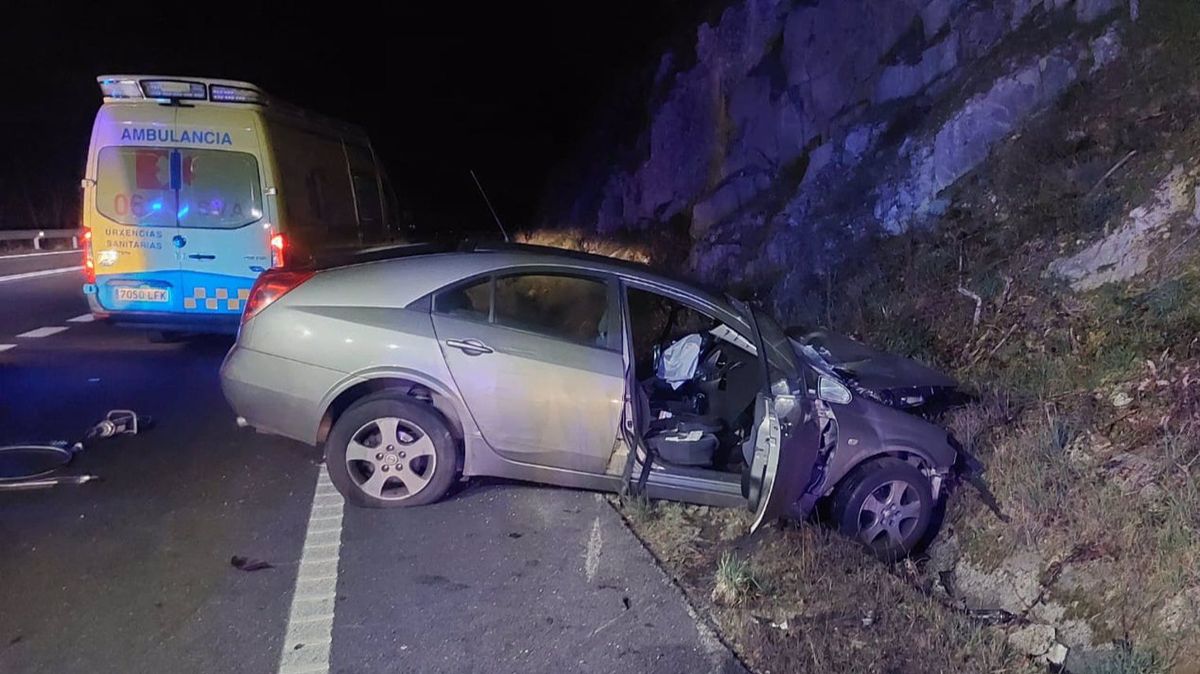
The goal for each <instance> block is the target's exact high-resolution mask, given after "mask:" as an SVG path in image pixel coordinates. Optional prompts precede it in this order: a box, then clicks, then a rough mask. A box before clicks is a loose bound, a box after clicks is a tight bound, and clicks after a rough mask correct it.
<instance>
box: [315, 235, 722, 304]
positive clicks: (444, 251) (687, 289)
mask: <svg viewBox="0 0 1200 674" xmlns="http://www.w3.org/2000/svg"><path fill="white" fill-rule="evenodd" d="M431 255H449V256H454V257H460V256H461V257H468V258H469V257H478V258H479V263H480V264H479V273H487V272H488V271H492V270H496V269H497V268H498V267H500V268H502V267H506V266H509V265H510V264H511V265H512V266H514V267H516V266H531V265H538V264H547V265H554V266H563V267H567V268H575V269H579V270H587V271H592V272H599V273H606V274H614V275H617V276H621V277H625V278H632V279H634V280H639V281H643V282H646V283H649V284H653V285H658V286H666V287H667V288H670V289H672V290H674V291H676V292H680V293H684V294H687V295H691V296H694V297H696V298H697V299H700V300H703V301H705V302H706V303H708V304H712V305H715V306H716V307H718V308H720V309H723V310H724V311H727V312H730V313H732V314H734V315H740V313H741V312H740V311H738V310H737V309H736V308H735V307H734V306H733V303H732V302H731V301H730V297H729V295H728V294H726V293H724V292H722V291H721V290H718V289H715V288H710V287H706V286H705V285H703V284H700V283H696V282H694V281H689V280H685V279H680V278H675V277H673V276H671V275H669V274H665V273H663V272H661V271H659V270H656V269H654V268H653V267H650V266H649V265H645V264H641V263H638V262H630V261H628V260H621V259H618V258H613V257H608V256H604V255H596V254H593V253H585V252H582V251H575V250H568V249H565V248H554V247H551V246H538V245H533V244H524V243H509V242H503V241H501V242H496V241H465V242H462V243H458V244H452V243H417V244H399V245H394V246H382V247H378V248H370V249H366V250H361V251H356V252H352V253H343V254H333V255H328V256H324V257H318V258H317V259H316V260H315V261H314V263H313V265H312V266H313V268H314V269H316V270H325V269H334V268H339V267H348V266H354V265H359V264H369V263H376V262H385V261H402V260H404V259H406V258H414V257H426V256H431ZM496 256H500V259H499V260H497V259H496ZM497 263H499V264H497Z"/></svg>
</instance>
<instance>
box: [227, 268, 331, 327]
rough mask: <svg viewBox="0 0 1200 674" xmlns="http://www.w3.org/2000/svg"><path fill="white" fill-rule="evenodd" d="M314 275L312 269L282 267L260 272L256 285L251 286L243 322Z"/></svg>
mask: <svg viewBox="0 0 1200 674" xmlns="http://www.w3.org/2000/svg"><path fill="white" fill-rule="evenodd" d="M312 275H313V273H312V272H311V271H285V270H282V269H270V270H267V271H265V272H263V273H262V274H260V275H259V277H258V280H256V281H255V282H254V286H252V287H251V288H250V297H248V298H246V310H245V311H243V312H242V322H243V323H245V322H246V321H248V320H250V319H251V318H254V316H255V314H257V313H258V312H260V311H262V310H263V309H266V308H267V307H268V306H270V304H271V303H272V302H274V301H275V300H277V299H279V298H280V297H283V296H284V295H286V294H288V293H289V292H291V291H292V290H294V289H295V288H296V287H297V286H299V285H300V284H301V283H304V282H305V281H307V280H308V279H310V278H312Z"/></svg>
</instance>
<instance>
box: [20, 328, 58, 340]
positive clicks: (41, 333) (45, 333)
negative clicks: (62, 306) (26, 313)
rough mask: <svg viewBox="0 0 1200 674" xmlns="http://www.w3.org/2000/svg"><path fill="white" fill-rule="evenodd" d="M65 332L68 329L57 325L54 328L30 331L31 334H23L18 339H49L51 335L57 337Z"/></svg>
mask: <svg viewBox="0 0 1200 674" xmlns="http://www.w3.org/2000/svg"><path fill="white" fill-rule="evenodd" d="M65 330H66V328H65V327H63V326H61V325H56V326H54V327H52V328H36V329H34V330H30V331H29V332H22V333H21V334H19V335H17V338H18V339H21V338H25V339H41V338H42V337H49V336H50V335H57V334H58V333H60V332H64V331H65Z"/></svg>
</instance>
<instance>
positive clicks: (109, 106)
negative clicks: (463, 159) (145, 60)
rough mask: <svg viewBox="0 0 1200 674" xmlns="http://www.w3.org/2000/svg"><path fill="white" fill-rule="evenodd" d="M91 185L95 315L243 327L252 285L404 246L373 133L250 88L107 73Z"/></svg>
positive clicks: (179, 326) (86, 182)
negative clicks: (327, 259) (318, 262)
mask: <svg viewBox="0 0 1200 674" xmlns="http://www.w3.org/2000/svg"><path fill="white" fill-rule="evenodd" d="M97 81H98V82H99V84H100V90H101V92H102V94H103V96H104V103H103V105H102V106H101V107H100V110H99V112H98V113H97V114H96V121H95V124H94V125H93V128H92V139H91V145H90V147H89V149H88V156H87V165H86V169H85V177H84V179H83V226H84V241H85V244H86V245H85V246H84V249H85V254H84V273H85V281H84V293H85V295H86V296H87V299H88V304H89V305H90V307H91V310H92V313H93V315H95V316H96V318H97V319H101V320H106V321H110V322H113V323H116V324H118V325H125V326H133V327H140V328H143V329H148V330H152V331H156V332H157V333H159V334H167V335H172V334H178V333H188V332H230V333H232V332H235V331H236V330H237V326H238V318H239V316H240V314H241V312H242V308H243V307H244V306H245V304H246V298H247V297H248V296H249V293H250V287H251V285H252V284H253V283H254V280H255V278H256V277H257V276H258V275H259V274H260V273H262V272H263V271H264V270H266V269H270V268H274V267H283V266H294V265H296V264H300V263H303V262H305V261H306V260H309V259H311V257H312V256H313V255H314V254H318V253H324V252H327V251H332V250H337V249H346V250H353V249H361V248H368V247H372V246H377V245H381V244H385V243H388V242H393V241H401V240H402V232H401V231H400V227H399V225H398V223H397V217H396V216H397V208H396V206H395V199H394V197H393V196H392V192H391V189H390V187H389V186H388V184H387V182H386V179H385V176H384V172H383V170H382V168H381V167H380V165H379V162H378V161H377V159H376V156H375V153H374V151H373V150H372V148H371V143H370V141H369V140H368V138H367V136H366V134H365V133H364V132H363V131H362V130H361V129H359V128H357V127H354V126H352V125H349V124H345V123H342V122H339V121H337V120H333V119H329V118H327V117H323V116H321V115H318V114H316V113H313V112H311V111H308V110H303V109H301V108H298V107H295V106H292V105H289V104H287V103H285V102H283V101H279V100H277V99H274V98H270V97H268V96H267V95H266V94H265V93H264V92H263V91H262V90H261V89H259V88H258V87H256V86H255V85H253V84H248V83H246V82H237V81H231V80H219V79H209V78H200V77H159V76H150V75H102V76H100V77H98V78H97Z"/></svg>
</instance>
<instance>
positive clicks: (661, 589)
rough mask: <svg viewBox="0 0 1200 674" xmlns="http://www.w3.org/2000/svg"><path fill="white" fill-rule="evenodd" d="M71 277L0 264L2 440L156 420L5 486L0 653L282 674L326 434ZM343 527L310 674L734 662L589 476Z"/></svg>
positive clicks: (347, 512) (638, 668) (372, 515)
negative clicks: (279, 432) (107, 308)
mask: <svg viewBox="0 0 1200 674" xmlns="http://www.w3.org/2000/svg"><path fill="white" fill-rule="evenodd" d="M3 273H4V272H3V267H2V266H0V274H3ZM79 284H80V279H79V277H78V275H77V274H74V273H64V274H57V275H50V276H42V277H35V278H25V279H21V280H10V281H3V280H0V349H3V350H0V444H7V443H11V442H17V441H25V440H53V439H68V440H69V439H74V438H76V437H77V436H79V435H80V434H81V433H82V432H83V431H84V430H85V429H86V428H87V427H88V426H89V425H90V424H92V423H93V422H95V421H96V420H98V419H99V418H100V417H101V416H103V414H104V412H105V411H107V410H108V409H110V408H115V407H128V408H131V409H134V410H136V411H138V412H140V413H143V414H149V415H152V416H153V417H154V418H155V421H156V424H155V426H154V427H153V428H152V429H150V430H148V431H146V432H144V433H142V434H140V435H138V436H136V437H132V436H128V437H122V438H117V439H113V440H110V441H107V442H106V443H104V444H98V445H96V446H95V447H94V448H92V449H89V450H87V451H85V452H84V453H82V454H80V455H78V457H77V458H76V460H75V461H74V462H73V463H72V464H71V465H70V466H69V467H68V468H67V469H66V471H65V472H67V473H70V474H83V473H88V474H96V475H99V476H100V477H101V478H102V479H101V480H100V481H99V482H94V483H90V484H86V485H82V486H66V487H56V488H53V489H47V490H41V491H33V492H29V491H25V492H3V491H0V672H6V673H7V672H168V671H169V672H267V673H272V674H274V673H275V672H279V671H280V662H281V654H282V651H283V649H285V648H286V649H289V650H299V649H302V648H306V647H307V648H310V649H311V648H314V647H320V644H303V643H299V642H298V643H292V642H291V641H288V642H287V643H285V638H286V636H285V635H287V634H289V615H292V614H294V613H295V609H294V607H293V603H294V599H298V598H300V597H301V596H302V595H301V593H300V591H299V590H298V589H297V578H298V577H300V576H301V575H302V574H301V565H300V560H301V557H302V555H303V554H304V552H305V549H306V546H307V544H306V534H308V533H309V530H310V514H311V515H315V514H316V511H315V510H313V505H314V486H315V485H316V484H317V479H318V473H319V470H320V466H319V460H320V457H319V455H318V453H317V451H316V450H314V449H312V448H309V447H306V446H303V445H300V444H298V443H294V442H291V441H288V440H284V439H281V438H273V437H269V436H264V435H257V434H255V433H253V432H251V431H245V430H241V429H238V428H237V427H236V426H235V424H234V423H233V416H232V413H231V412H230V410H229V409H228V407H227V406H226V404H225V402H224V400H223V399H222V397H221V394H220V391H219V388H218V382H217V368H218V366H219V364H220V360H221V358H222V356H223V355H224V353H225V351H226V349H228V346H229V341H228V340H227V339H220V338H213V339H202V340H193V341H190V342H185V343H175V344H151V343H149V342H148V341H147V340H146V339H145V337H144V336H143V335H141V334H140V333H137V332H131V331H127V330H121V329H117V328H113V327H111V326H108V325H105V324H100V323H94V322H78V321H77V322H71V321H69V320H68V319H71V318H75V317H79V316H81V315H82V314H85V313H86V305H85V303H84V301H83V299H82V296H81V295H80V294H79ZM57 327H64V328H67V329H66V330H63V331H57V332H55V331H46V330H38V329H39V328H57ZM30 331H34V332H33V334H45V333H53V334H47V335H46V336H42V337H33V336H29V337H21V336H19V335H22V334H26V333H29V332H30ZM5 345H11V346H9V347H8V348H5ZM340 524H341V526H340V535H339V534H336V533H335V534H334V535H335V536H337V539H336V540H338V541H339V544H338V545H336V546H334V547H335V550H336V554H335V558H336V559H337V561H336V562H334V568H335V569H336V578H335V580H333V581H332V582H333V583H335V587H336V597H335V599H334V600H332V601H331V602H330V604H331V614H332V617H331V623H332V627H331V630H330V635H331V637H332V641H331V643H329V644H328V645H327V647H326V648H327V649H328V653H329V656H328V665H327V666H325V665H321V664H318V665H317V666H316V667H315V668H314V669H312V670H311V671H313V672H325V671H332V672H346V673H349V672H622V673H631V672H709V671H722V672H725V671H729V672H735V671H741V667H740V665H738V663H737V662H736V660H734V658H733V657H732V656H731V655H730V653H729V652H728V651H727V650H726V649H725V648H724V647H723V646H722V645H721V644H720V643H719V642H717V641H716V640H715V638H713V637H712V636H711V633H710V632H708V631H707V629H706V628H704V627H702V626H700V625H698V624H697V622H696V620H695V619H694V618H693V616H692V614H691V612H690V611H689V609H688V607H687V605H686V603H685V602H684V600H683V598H682V596H681V594H680V593H679V592H678V590H677V589H676V588H675V587H674V586H673V585H671V584H670V583H669V581H668V580H667V579H666V577H665V576H664V575H663V574H662V572H661V571H660V570H659V569H658V567H657V566H656V565H655V564H654V562H653V560H652V559H651V557H650V556H649V554H648V553H647V552H646V551H645V550H644V549H643V548H642V547H641V545H640V544H639V543H638V542H637V541H636V539H634V538H633V536H632V535H631V534H630V533H629V532H628V531H627V530H626V529H625V528H624V526H623V524H622V523H621V521H620V519H619V518H618V517H617V516H616V514H615V512H614V511H613V510H612V509H611V508H610V507H609V506H608V505H607V504H606V503H605V502H603V501H602V500H600V499H599V498H598V497H597V496H596V495H594V494H589V493H586V492H578V491H569V490H560V489H552V488H541V487H536V486H530V485H522V484H515V483H507V482H498V481H482V482H474V483H471V484H467V485H464V486H463V487H462V488H460V489H458V490H457V491H456V492H455V493H454V494H453V495H452V496H451V497H450V498H448V499H447V500H445V501H443V502H441V503H438V504H435V505H433V506H428V507H424V508H416V509H401V510H387V511H372V510H364V509H358V508H354V507H351V506H346V507H345V509H344V515H343V516H342V518H341V520H340ZM234 555H241V556H246V557H252V558H255V559H260V560H265V561H267V562H269V563H270V564H272V565H273V567H272V568H268V569H263V570H260V571H254V572H247V571H241V570H238V569H235V568H234V567H233V566H231V564H230V558H231V557H232V556H234ZM293 627H295V626H294V625H293ZM314 652H315V651H314ZM291 671H298V670H291Z"/></svg>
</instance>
